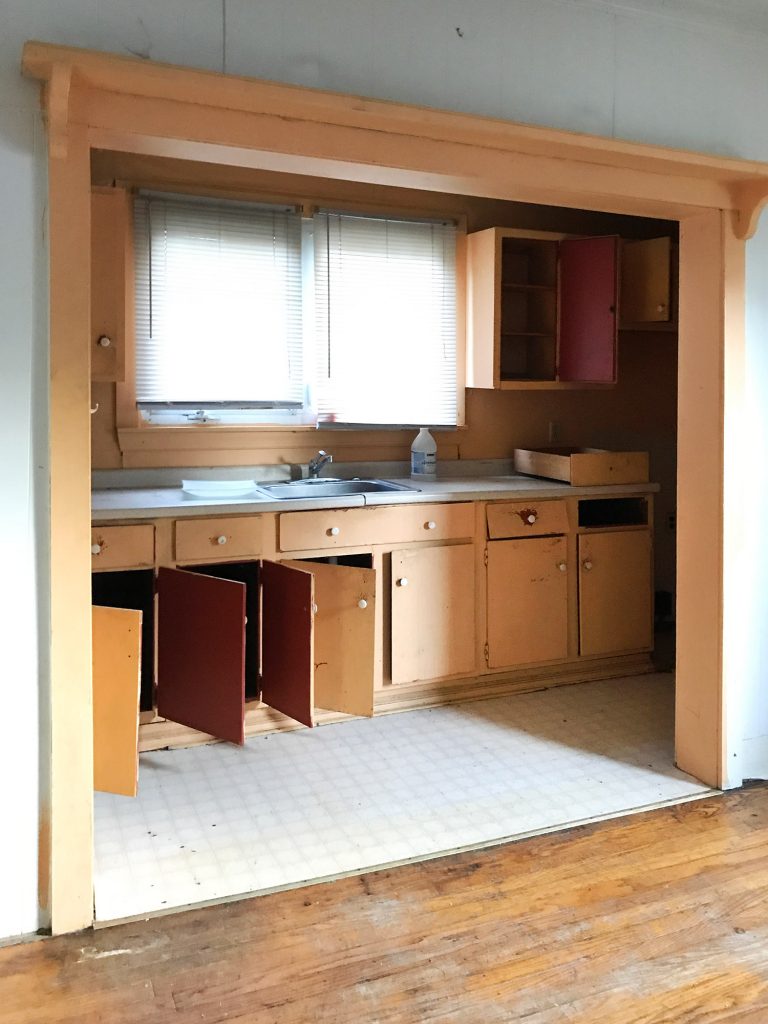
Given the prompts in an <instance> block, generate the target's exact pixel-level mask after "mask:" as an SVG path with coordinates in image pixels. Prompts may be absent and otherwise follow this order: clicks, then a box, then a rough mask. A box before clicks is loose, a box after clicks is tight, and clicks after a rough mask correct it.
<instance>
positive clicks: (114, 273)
mask: <svg viewBox="0 0 768 1024" xmlns="http://www.w3.org/2000/svg"><path fill="white" fill-rule="evenodd" d="M130 223H131V205H130V198H129V196H128V193H127V192H126V190H125V189H121V188H94V189H92V191H91V380H94V381H123V380H125V338H126V332H127V329H128V324H129V321H130V317H131V313H130V311H129V309H128V307H127V304H126V276H127V275H128V274H129V273H130V253H129V249H128V246H129V242H130V235H131V232H130Z"/></svg>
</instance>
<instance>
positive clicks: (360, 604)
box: [357, 597, 368, 608]
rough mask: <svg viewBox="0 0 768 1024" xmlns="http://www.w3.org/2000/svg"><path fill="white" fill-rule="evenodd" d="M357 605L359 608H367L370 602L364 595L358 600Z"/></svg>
mask: <svg viewBox="0 0 768 1024" xmlns="http://www.w3.org/2000/svg"><path fill="white" fill-rule="evenodd" d="M357 607H358V608H367V607H368V602H367V601H366V600H365V598H364V597H361V598H360V600H359V601H358V602H357Z"/></svg>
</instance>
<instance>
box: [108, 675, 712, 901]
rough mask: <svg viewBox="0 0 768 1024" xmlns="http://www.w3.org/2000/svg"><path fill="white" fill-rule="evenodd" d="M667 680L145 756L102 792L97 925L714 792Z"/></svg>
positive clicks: (565, 690)
mask: <svg viewBox="0 0 768 1024" xmlns="http://www.w3.org/2000/svg"><path fill="white" fill-rule="evenodd" d="M673 701H674V682H673V677H672V676H671V675H668V674H657V675H645V676H637V677H633V678H626V679H614V680H608V681H601V682H596V683H583V684H578V685H570V686H562V687H558V688H555V689H549V690H540V691H537V692H535V693H526V694H516V695H513V696H508V697H495V698H492V699H488V700H480V701H472V702H469V703H464V704H451V705H446V706H443V707H438V708H431V709H425V710H419V711H408V712H402V713H399V714H392V715H386V716H382V717H380V718H374V719H364V720H352V721H345V722H341V723H338V724H334V725H328V726H323V727H322V728H318V729H305V730H299V731H296V732H285V733H271V734H268V735H262V736H257V737H254V738H252V739H249V740H248V741H247V742H246V744H245V747H244V748H241V747H234V746H231V745H229V744H225V743H218V744H212V745H209V746H201V747H190V748H187V749H184V750H164V751H156V752H153V753H147V754H142V755H141V759H140V768H139V795H138V797H136V798H135V799H131V798H128V797H120V796H112V795H109V794H104V793H97V794H96V798H95V803H96V808H95V813H96V873H95V879H96V880H95V900H96V920H97V921H111V920H116V919H120V918H126V917H136V916H141V915H143V914H147V913H152V912H157V911H167V910H168V909H170V908H172V907H180V906H186V905H188V904H194V903H201V902H205V901H209V900H216V899H224V898H227V897H233V896H236V895H240V894H246V893H254V892H259V891H264V890H274V889H277V888H281V887H285V886H291V885H296V884H300V883H302V882H305V881H310V880H318V879H323V878H331V877H335V876H338V875H342V874H344V873H348V872H355V871H359V870H361V869H370V868H373V867H378V866H383V865H388V864H389V865H391V864H393V863H399V862H403V861H410V860H418V859H419V858H425V857H432V856H435V855H437V854H440V853H451V852H454V851H457V850H462V849H467V848H472V847H481V846H486V845H491V844H494V843H498V842H502V841H504V840H511V839H515V838H520V837H522V836H526V835H530V834H532V833H533V834H535V833H539V832H543V831H548V830H550V829H553V828H564V827H567V826H569V825H574V824H577V823H581V822H585V821H593V820H595V819H599V818H603V817H612V816H615V815H620V814H622V813H626V812H627V811H631V810H637V809H639V808H646V807H652V806H658V805H660V804H664V803H675V802H679V801H683V800H689V799H694V798H696V797H700V796H704V795H706V794H707V793H709V792H711V791H710V790H709V789H708V788H707V787H706V786H703V785H701V784H700V783H698V782H697V781H696V780H695V779H693V778H691V777H690V776H688V775H686V774H684V773H683V772H681V771H678V770H677V769H676V768H675V767H674V765H673V763H672V756H673Z"/></svg>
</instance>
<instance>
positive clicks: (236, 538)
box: [175, 516, 264, 562]
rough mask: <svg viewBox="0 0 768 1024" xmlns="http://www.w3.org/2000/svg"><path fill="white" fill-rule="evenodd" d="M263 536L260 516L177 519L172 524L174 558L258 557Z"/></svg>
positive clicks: (205, 560) (219, 558)
mask: <svg viewBox="0 0 768 1024" xmlns="http://www.w3.org/2000/svg"><path fill="white" fill-rule="evenodd" d="M263 536H264V518H263V516H232V517H231V518H225V517H223V516H217V517H216V518H214V519H180V520H178V521H177V523H176V549H175V550H176V561H178V562H192V561H201V562H209V561H211V560H213V559H215V560H216V561H217V562H221V561H227V560H229V559H232V558H258V557H259V556H260V555H261V553H262V550H263Z"/></svg>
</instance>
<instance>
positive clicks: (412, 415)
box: [134, 194, 457, 426]
mask: <svg viewBox="0 0 768 1024" xmlns="http://www.w3.org/2000/svg"><path fill="white" fill-rule="evenodd" d="M134 232H135V253H136V398H137V403H138V405H139V407H140V408H141V409H142V410H143V412H144V415H145V416H146V417H148V418H149V419H151V420H152V421H154V422H183V421H184V417H187V418H190V413H194V416H192V417H191V418H204V419H208V418H211V419H218V420H222V421H224V422H243V421H245V422H286V421H291V418H293V422H296V418H298V420H299V422H303V423H318V424H319V423H322V424H332V423H336V424H339V425H356V424H361V425H384V426H386V425H419V426H421V425H429V426H442V425H446V426H448V425H450V426H453V425H455V424H456V422H457V386H456V227H455V225H454V224H452V223H445V222H438V221H417V220H405V219H395V218H384V217H369V216H358V215H355V214H348V213H335V212H329V211H321V212H319V213H317V214H316V215H315V216H314V218H313V219H312V220H304V221H302V219H301V217H300V216H299V214H298V213H297V212H296V211H295V210H293V209H290V208H286V207H276V206H272V207H268V206H257V205H254V204H245V203H235V202H224V201H222V202H217V201H209V200H203V199H195V198H188V197H182V196H170V195H164V194H142V195H140V196H138V197H137V199H136V201H135V225H134ZM208 413H213V414H212V415H211V416H210V417H209V416H208Z"/></svg>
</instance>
